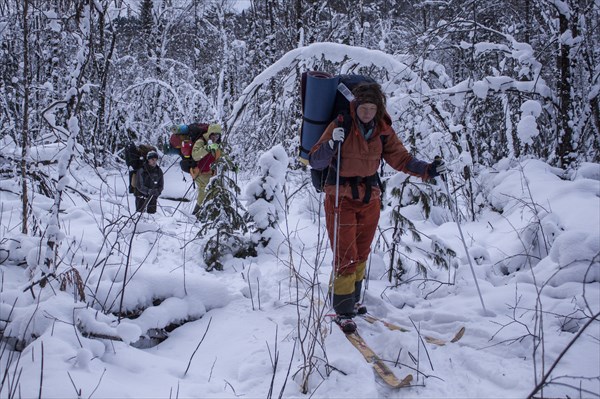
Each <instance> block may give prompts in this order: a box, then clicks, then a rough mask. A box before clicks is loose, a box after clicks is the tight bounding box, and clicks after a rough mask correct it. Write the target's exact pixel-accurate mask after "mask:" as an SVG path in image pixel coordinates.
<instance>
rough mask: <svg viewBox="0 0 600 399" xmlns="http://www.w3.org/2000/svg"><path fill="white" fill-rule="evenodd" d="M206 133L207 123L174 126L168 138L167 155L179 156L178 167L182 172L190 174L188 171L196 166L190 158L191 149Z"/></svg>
mask: <svg viewBox="0 0 600 399" xmlns="http://www.w3.org/2000/svg"><path fill="white" fill-rule="evenodd" d="M207 131H208V123H192V124H189V125H177V126H174V128H173V133H172V134H171V137H170V138H169V153H171V154H179V155H180V156H181V158H182V159H181V161H179V166H180V167H181V170H183V171H184V172H186V173H190V169H191V168H193V167H195V166H197V162H196V161H194V159H193V158H192V149H193V148H194V144H195V143H196V141H197V140H199V139H202V136H203V135H204V133H206V132H207Z"/></svg>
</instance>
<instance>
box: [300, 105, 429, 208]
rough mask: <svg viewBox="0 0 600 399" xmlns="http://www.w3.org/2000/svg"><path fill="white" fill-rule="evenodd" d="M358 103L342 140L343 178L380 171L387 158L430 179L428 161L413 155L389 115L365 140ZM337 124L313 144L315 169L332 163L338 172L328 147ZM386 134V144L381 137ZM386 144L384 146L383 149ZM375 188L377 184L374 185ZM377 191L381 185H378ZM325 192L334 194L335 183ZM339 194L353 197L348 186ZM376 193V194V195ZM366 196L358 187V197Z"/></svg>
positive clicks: (312, 152) (313, 165) (352, 111)
mask: <svg viewBox="0 0 600 399" xmlns="http://www.w3.org/2000/svg"><path fill="white" fill-rule="evenodd" d="M355 109H356V105H355V104H354V103H351V106H350V117H351V118H352V125H351V128H350V129H349V130H350V131H349V132H346V136H345V138H344V141H343V143H342V152H341V168H340V176H341V177H354V176H358V177H367V176H372V175H374V174H375V173H377V169H379V164H380V161H381V158H383V159H384V160H385V162H387V163H388V164H389V165H390V166H391V167H392V168H394V169H396V170H398V171H402V172H405V173H408V174H411V175H414V176H420V177H421V178H423V179H427V178H428V173H427V167H428V166H429V163H427V162H424V161H420V160H418V159H416V158H414V157H413V156H412V155H411V154H410V153H409V152H408V150H407V149H406V148H405V147H404V145H403V144H402V142H401V141H400V139H399V138H398V136H397V135H396V132H395V131H394V129H393V128H392V127H391V118H390V117H389V116H388V115H387V114H386V117H385V119H384V120H382V121H379V123H377V124H376V126H375V129H374V132H373V134H372V135H371V137H370V138H369V140H366V139H365V138H364V136H363V134H362V133H361V131H360V129H359V127H358V124H357V118H358V117H357V116H356V112H355ZM337 126H338V123H337V121H333V122H331V123H330V124H329V125H328V126H327V128H326V129H325V132H323V134H322V135H321V138H320V139H319V141H318V142H317V143H316V144H315V145H314V146H313V148H312V149H311V151H310V154H309V162H310V165H311V167H313V168H315V169H324V168H326V167H327V166H332V169H333V171H330V173H335V163H336V161H337V159H336V158H337V154H336V151H335V150H334V149H332V148H331V147H330V146H329V140H331V135H332V132H333V129H335V128H336V127H337ZM380 135H384V136H386V139H385V140H384V141H385V145H384V144H383V141H382V140H381V138H380V137H379V136H380ZM382 147H383V148H382ZM373 189H376V187H373ZM377 190H378V188H377ZM325 192H326V193H328V194H331V193H335V185H331V184H329V185H326V186H325ZM340 195H341V196H348V197H352V194H351V189H350V187H349V186H348V185H345V186H344V187H340ZM375 195H377V194H375V193H374V196H375ZM363 196H364V185H363V184H361V185H360V186H359V197H360V198H363Z"/></svg>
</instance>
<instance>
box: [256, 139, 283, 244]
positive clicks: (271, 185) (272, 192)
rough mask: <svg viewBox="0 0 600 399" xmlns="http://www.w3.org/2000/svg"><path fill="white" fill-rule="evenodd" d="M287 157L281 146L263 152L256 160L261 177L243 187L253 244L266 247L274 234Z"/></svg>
mask: <svg viewBox="0 0 600 399" xmlns="http://www.w3.org/2000/svg"><path fill="white" fill-rule="evenodd" d="M288 163H289V160H288V156H287V154H286V152H285V149H284V148H283V146H281V145H277V146H275V147H273V148H272V149H271V150H269V151H267V152H265V153H264V154H263V155H261V157H260V158H259V160H258V167H259V171H260V172H259V173H260V176H259V177H257V178H256V179H254V180H252V181H251V182H250V183H249V184H248V185H247V186H246V206H247V209H248V215H249V217H250V219H252V221H253V222H254V228H255V230H256V234H257V237H256V240H257V241H258V242H259V243H260V244H261V245H262V246H263V247H266V246H267V245H268V244H269V242H270V241H271V239H272V238H273V235H274V234H275V233H276V232H277V229H276V226H277V222H278V221H279V218H280V215H281V213H282V212H283V211H284V206H283V204H284V202H285V199H284V195H283V187H284V185H285V176H286V171H287V169H288Z"/></svg>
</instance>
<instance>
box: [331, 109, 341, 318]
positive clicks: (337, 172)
mask: <svg viewBox="0 0 600 399" xmlns="http://www.w3.org/2000/svg"><path fill="white" fill-rule="evenodd" d="M343 121H344V119H343V117H342V115H338V119H337V122H338V127H339V126H340V125H341V124H342V123H343ZM341 160H342V142H341V141H338V145H337V163H336V165H335V205H334V208H333V271H332V273H331V274H332V276H331V306H332V307H333V295H334V291H335V277H336V274H337V271H336V270H335V269H336V264H337V263H338V262H337V260H338V254H337V253H338V248H337V247H338V224H339V213H340V209H339V201H340V162H341Z"/></svg>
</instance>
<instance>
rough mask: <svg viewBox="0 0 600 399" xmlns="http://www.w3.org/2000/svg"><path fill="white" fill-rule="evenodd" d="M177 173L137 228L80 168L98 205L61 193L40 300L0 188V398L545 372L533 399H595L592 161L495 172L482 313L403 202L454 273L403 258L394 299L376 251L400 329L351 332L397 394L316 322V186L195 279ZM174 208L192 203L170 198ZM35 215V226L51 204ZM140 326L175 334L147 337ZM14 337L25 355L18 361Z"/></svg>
mask: <svg viewBox="0 0 600 399" xmlns="http://www.w3.org/2000/svg"><path fill="white" fill-rule="evenodd" d="M174 161H175V158H169V157H165V158H163V160H162V166H163V169H165V170H167V169H168V170H167V172H166V177H165V187H166V188H165V191H164V192H163V195H162V198H161V199H160V200H159V210H158V213H157V214H155V215H151V216H148V215H144V216H142V217H141V218H140V219H138V218H137V217H136V215H135V214H134V213H133V211H132V210H133V209H134V205H133V196H132V195H131V194H127V187H126V184H125V180H126V178H125V176H126V172H125V171H124V170H108V169H107V170H101V171H99V172H100V173H98V174H97V173H96V172H95V171H93V169H91V168H89V167H88V166H85V165H80V166H75V165H74V166H73V167H72V170H71V172H72V177H71V183H70V186H71V187H73V188H76V189H77V190H78V191H80V192H82V193H84V194H86V195H87V196H89V198H90V200H89V201H88V202H86V201H84V200H83V199H82V197H81V196H80V195H78V194H76V193H75V192H74V191H70V192H69V190H67V193H68V195H67V196H66V197H65V199H64V200H63V202H62V208H63V209H64V212H62V213H61V215H60V220H61V223H62V225H61V229H62V231H63V232H64V233H65V238H64V240H63V242H62V245H61V250H60V254H61V259H60V261H61V262H60V265H59V272H62V273H63V274H61V278H60V279H59V281H55V282H52V283H50V284H48V285H46V287H45V288H40V285H34V286H33V287H31V286H30V281H29V279H28V276H27V274H26V267H27V265H28V264H29V265H31V264H35V262H37V261H38V259H39V256H40V255H39V254H40V239H39V238H33V237H23V236H21V235H20V234H19V230H20V227H19V223H20V212H21V201H20V198H19V196H18V195H16V194H14V193H16V192H18V191H19V187H18V186H19V182H18V180H17V179H15V180H14V181H2V182H0V195H1V196H2V201H1V202H2V205H1V209H0V210H1V215H0V217H1V219H0V222H1V227H0V245H1V246H0V262H1V264H0V279H1V287H0V288H1V290H0V296H1V298H0V323H1V324H0V325H1V326H2V328H3V329H5V330H4V341H3V343H2V345H1V349H2V351H1V352H0V370H2V376H3V378H4V380H3V382H2V383H0V386H1V390H0V397H2V398H7V397H23V398H31V397H43V398H67V397H73V398H77V397H85V398H88V397H91V398H164V397H172V398H176V397H179V398H185V397H202V398H225V397H231V398H234V397H246V398H263V397H273V396H276V397H328V398H342V397H344V398H374V397H388V398H407V397H432V398H438V397H448V398H459V397H460V398H467V397H469V398H491V397H495V398H498V397H505V398H515V397H526V396H527V395H529V394H530V393H531V392H532V391H533V389H534V387H535V386H536V384H537V383H539V382H540V381H541V379H542V377H544V375H545V373H547V372H549V371H550V370H551V373H550V376H549V378H548V379H547V381H550V380H551V381H553V382H554V383H553V384H551V385H550V386H548V387H547V388H545V390H544V392H543V394H544V396H547V397H566V396H567V395H568V396H569V397H598V396H599V395H600V380H599V378H600V322H599V321H598V319H597V317H598V312H599V310H600V284H599V282H600V270H599V269H600V165H598V164H584V165H582V167H581V168H580V169H579V170H578V171H577V173H574V174H572V175H570V176H567V177H563V176H562V173H563V172H562V171H560V170H557V169H555V168H552V167H550V166H548V165H546V164H544V163H542V162H540V161H536V160H528V161H523V162H521V163H517V162H508V161H506V162H502V163H500V164H498V165H497V167H496V169H495V170H489V171H487V172H485V173H483V174H482V175H481V176H480V177H479V178H478V181H479V183H480V184H481V186H482V190H481V191H482V195H484V196H486V198H487V201H488V202H490V203H492V205H493V207H494V210H493V211H492V210H491V209H486V210H484V211H483V212H482V213H481V215H480V216H479V217H478V219H477V221H475V222H462V224H461V227H462V229H463V233H464V236H465V238H466V243H467V246H468V248H469V254H470V255H471V257H472V258H473V262H472V263H473V266H474V272H475V275H476V277H477V281H478V284H479V288H480V290H481V294H482V298H483V301H484V304H485V307H486V309H487V312H484V311H483V309H482V304H481V301H480V297H479V295H478V292H477V287H476V285H475V280H474V278H473V275H472V272H471V269H470V266H469V262H468V259H467V256H466V253H465V251H464V249H463V245H462V242H461V240H460V235H459V231H458V229H457V225H456V223H454V221H453V220H452V219H451V218H449V217H448V215H449V213H448V212H447V211H446V212H441V213H439V214H438V216H439V217H437V218H434V217H432V218H430V219H428V220H426V219H424V218H423V216H422V214H421V212H420V211H419V208H417V207H415V206H408V207H406V208H404V209H403V212H404V214H405V215H406V216H407V217H409V218H410V219H411V220H412V221H413V223H415V225H416V227H417V228H418V229H419V231H421V232H422V233H423V236H424V237H427V238H425V239H424V242H423V243H421V244H417V243H412V244H414V245H417V246H418V245H422V246H423V248H425V247H427V246H429V245H430V242H431V238H432V237H437V238H438V239H439V240H441V241H443V242H444V243H445V244H446V245H447V246H449V247H450V248H452V249H453V250H455V251H456V252H457V253H458V258H457V261H456V262H455V266H456V267H454V268H451V269H450V270H446V269H439V268H437V267H436V266H432V265H431V262H429V261H428V260H427V259H426V258H424V257H423V256H421V255H420V254H419V253H413V254H411V255H410V256H411V257H413V258H422V259H421V260H422V261H423V262H424V263H426V264H428V265H429V267H428V274H427V278H428V280H427V281H425V280H424V276H422V275H420V276H417V275H416V274H414V273H413V272H414V271H412V272H411V273H412V274H411V273H409V276H410V277H413V281H412V282H411V283H407V284H402V285H399V286H397V287H392V284H390V283H389V282H388V281H387V278H386V277H387V276H386V270H387V265H388V264H389V257H388V256H387V255H386V254H385V253H383V252H382V250H381V247H380V246H375V247H374V252H373V254H372V256H371V259H370V262H369V280H368V288H367V291H366V294H365V300H364V303H365V304H366V305H367V307H368V308H369V311H370V313H372V314H374V315H377V316H379V317H384V318H385V319H386V320H388V321H391V322H394V323H396V324H398V325H401V326H403V327H406V328H407V329H409V330H410V331H409V332H400V331H391V330H388V329H387V328H386V327H384V326H383V325H381V324H369V323H367V322H366V321H364V320H362V319H359V320H358V321H357V323H358V328H359V331H360V333H361V335H362V336H363V337H364V338H365V340H366V341H367V342H368V343H369V345H370V346H371V347H372V348H373V349H374V350H375V352H377V353H378V354H379V355H380V356H381V357H382V358H383V359H384V360H386V361H387V364H388V365H389V367H390V368H392V370H393V371H394V373H395V374H396V375H398V376H400V377H402V376H405V375H406V374H408V373H410V374H412V375H413V376H414V381H413V386H411V387H408V388H403V389H400V390H393V389H391V388H389V387H387V386H386V385H385V384H384V383H383V382H382V381H381V380H380V379H379V378H378V377H377V376H376V374H375V373H374V372H373V370H372V367H371V365H369V364H368V363H367V362H366V361H365V360H364V359H363V358H362V356H361V354H360V353H359V352H358V351H357V350H355V349H354V348H353V347H352V346H351V345H350V343H349V342H348V340H346V338H345V337H344V335H343V334H342V333H341V332H340V330H339V329H338V328H337V327H336V326H335V325H333V326H332V324H331V322H330V320H329V318H327V317H319V316H320V314H323V313H325V314H326V313H330V312H331V310H330V309H329V308H327V307H326V306H325V305H323V302H322V301H321V299H323V296H324V295H325V291H326V282H327V280H328V276H329V273H330V271H331V268H330V262H331V251H330V250H329V249H327V245H328V243H327V242H325V241H324V238H323V236H324V230H323V228H324V227H323V226H324V219H322V218H321V219H320V218H319V217H318V215H316V214H315V213H314V212H313V211H312V209H314V207H315V204H317V203H318V202H317V201H318V197H316V198H315V196H314V195H313V194H312V192H311V189H310V187H309V186H307V187H306V188H304V189H303V190H302V191H301V192H300V193H299V194H297V195H295V196H294V197H293V198H292V199H291V201H290V203H289V212H288V214H287V215H286V216H285V220H281V222H280V227H281V231H282V232H286V233H285V234H283V233H282V235H281V237H280V238H279V239H277V240H274V241H273V243H272V244H271V245H270V246H269V247H268V248H267V249H266V250H263V251H262V252H261V253H259V255H258V256H257V257H256V258H247V259H234V258H230V259H226V261H225V268H224V270H223V271H212V272H207V271H205V270H204V267H203V266H204V265H203V261H202V256H201V253H200V251H201V247H200V244H199V241H198V240H195V239H194V238H195V234H196V232H197V230H198V226H197V224H194V222H195V219H193V218H190V217H189V212H190V211H191V209H192V207H193V199H194V196H195V192H194V191H195V189H194V188H191V189H189V190H188V188H189V187H190V185H191V180H190V179H189V177H188V178H187V180H184V175H183V174H182V173H181V171H180V170H179V168H178V166H177V164H175V165H174V166H173V167H169V165H170V164H171V162H174ZM50 169H52V167H50ZM50 173H53V172H52V171H50ZM54 173H55V172H54ZM290 173H292V172H290ZM294 173H299V172H294ZM291 181H294V179H291ZM240 183H241V184H240V185H243V182H240ZM442 187H443V186H440V187H439V189H443V188H442ZM291 191H293V190H290V192H291ZM184 195H185V196H187V197H188V198H189V199H190V200H192V202H189V203H185V202H184V203H179V202H178V201H174V200H169V199H168V198H179V197H183V196H184ZM32 201H33V210H34V215H35V217H36V218H38V219H39V220H40V221H41V225H42V226H44V221H45V220H46V218H47V217H48V209H49V208H50V206H51V204H52V202H53V201H52V199H49V198H46V197H44V196H42V195H40V194H35V195H34V196H33V197H32ZM390 212H391V210H390V209H385V210H384V211H383V213H382V218H381V225H382V226H383V227H385V226H389V225H390V224H391V222H390ZM440 215H441V216H440ZM130 216H133V217H130ZM434 221H435V223H434ZM540 226H541V227H542V228H541V229H540V228H539V227H540ZM383 230H385V229H384V228H382V231H383ZM536 238H537V239H538V240H537V241H536ZM406 240H408V238H406ZM319 246H321V247H323V246H324V247H325V248H324V249H323V250H321V251H319V250H318V248H319ZM42 252H43V251H42ZM526 255H529V256H526ZM315 259H316V261H315ZM428 262H429V263H428ZM315 264H318V265H319V267H318V268H316V270H315ZM62 281H64V282H65V284H64V285H65V287H66V290H64V291H62V290H60V282H62ZM125 283H126V284H125ZM82 287H84V288H83V292H80V291H79V290H78V288H82ZM123 290H124V291H125V294H124V295H120V293H121V292H122V291H123ZM109 309H110V310H112V311H113V312H118V311H119V310H122V312H121V313H122V314H123V316H127V317H123V318H122V319H121V320H119V317H118V316H116V315H115V314H112V313H110V312H108V310H109ZM103 310H104V311H103ZM314 311H317V315H315V313H314ZM125 313H127V314H125ZM133 313H135V314H136V317H132V314H133ZM594 316H595V317H596V320H595V321H592V322H591V323H590V324H589V325H586V323H588V322H589V321H590V319H591V318H592V317H594ZM8 320H10V322H7V321H8ZM184 321H187V322H185V323H184ZM174 326H179V327H177V328H175V329H172V327H174ZM463 326H464V327H466V333H465V335H464V337H463V338H462V339H461V340H460V341H458V342H457V343H449V344H447V345H445V346H435V345H431V344H428V343H425V342H424V341H422V340H421V337H420V336H419V334H418V333H417V331H418V330H419V331H420V332H421V334H422V335H430V336H435V337H439V338H442V339H446V340H448V339H450V338H452V336H453V335H454V334H455V332H456V331H457V330H459V329H460V328H461V327H463ZM164 327H167V328H166V330H170V331H169V332H167V333H165V330H164V329H163V328H164ZM148 331H154V332H155V333H156V334H163V335H165V334H168V338H167V339H166V340H164V341H162V342H161V343H159V344H158V345H155V344H154V343H156V342H158V341H155V340H154V339H153V338H152V337H147V336H146V338H145V339H143V340H140V336H145V335H147V332H148ZM32 336H34V337H35V339H33V338H32ZM9 337H12V338H9ZM17 340H18V341H17ZM22 342H24V343H25V344H26V346H25V347H24V348H22V351H21V352H13V351H11V350H10V349H11V348H12V347H13V345H15V344H16V345H19V344H20V343H22ZM571 343H572V345H571ZM569 345H571V346H569ZM565 350H566V353H564V352H565ZM557 359H558V363H557V364H556V365H555V364H554V363H555V361H557ZM306 375H308V377H307V378H305V377H306ZM303 390H305V392H304V393H303ZM539 394H540V393H539V392H538V395H539Z"/></svg>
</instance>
